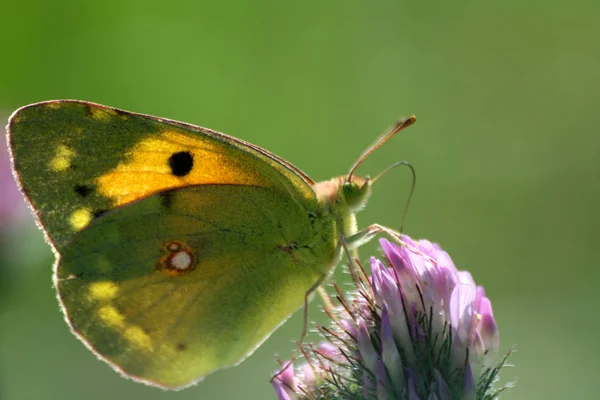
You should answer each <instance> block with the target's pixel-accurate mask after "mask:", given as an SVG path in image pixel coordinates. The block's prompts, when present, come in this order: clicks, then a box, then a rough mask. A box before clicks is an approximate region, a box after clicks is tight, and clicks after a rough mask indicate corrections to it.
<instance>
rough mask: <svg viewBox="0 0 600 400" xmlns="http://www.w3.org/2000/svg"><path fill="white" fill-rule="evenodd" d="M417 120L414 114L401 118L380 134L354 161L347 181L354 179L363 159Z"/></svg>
mask: <svg viewBox="0 0 600 400" xmlns="http://www.w3.org/2000/svg"><path fill="white" fill-rule="evenodd" d="M416 121H417V118H416V117H415V116H414V115H413V116H411V117H408V118H406V119H401V120H400V121H398V122H396V124H395V125H394V126H393V127H392V129H390V130H389V131H388V132H387V133H385V134H383V135H382V136H380V137H379V138H378V139H377V140H376V141H375V143H373V144H372V145H371V146H369V147H368V148H367V150H366V151H365V152H364V153H363V154H362V155H361V156H360V157H359V158H358V160H357V161H356V162H355V163H354V165H353V166H352V168H350V172H349V173H348V178H347V179H346V181H347V182H351V181H352V175H354V171H356V168H358V167H359V166H360V164H362V163H363V161H365V159H366V158H367V157H369V155H371V153H372V152H374V151H375V150H377V149H378V148H379V147H380V146H381V145H382V144H384V143H385V142H387V141H388V140H390V139H391V138H392V137H393V136H394V135H396V133H398V132H400V131H401V130H402V129H404V128H408V127H409V126H411V125H412V124H414V123H415V122H416Z"/></svg>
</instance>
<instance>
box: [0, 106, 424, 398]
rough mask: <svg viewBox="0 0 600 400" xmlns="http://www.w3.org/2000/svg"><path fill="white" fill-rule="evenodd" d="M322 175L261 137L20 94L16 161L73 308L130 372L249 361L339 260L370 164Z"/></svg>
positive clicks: (182, 375)
mask: <svg viewBox="0 0 600 400" xmlns="http://www.w3.org/2000/svg"><path fill="white" fill-rule="evenodd" d="M414 122H415V118H414V117H411V118H409V119H406V120H403V121H400V122H399V123H397V124H396V125H395V127H394V128H393V129H392V130H391V131H390V132H389V133H388V134H387V135H386V136H384V137H382V138H381V139H380V140H379V141H378V142H376V144H375V145H373V146H372V147H370V148H369V149H368V150H367V151H366V152H365V154H363V156H362V157H361V158H360V159H359V161H358V162H357V163H356V164H355V165H354V167H353V168H352V170H351V171H350V173H349V174H347V175H344V176H339V177H337V178H333V179H331V180H328V181H324V182H314V181H313V180H312V179H310V178H309V177H308V176H307V175H306V174H304V173H303V172H302V171H300V170H299V169H298V168H296V167H294V166H293V165H292V164H290V163H289V162H287V161H286V160H284V159H282V158H280V157H278V156H276V155H274V154H272V153H270V152H268V151H267V150H264V149H262V148H260V147H258V146H256V145H253V144H250V143H247V142H244V141H242V140H239V139H236V138H234V137H231V136H228V135H225V134H223V133H220V132H217V131H213V130H210V129H207V128H203V127H200V126H194V125H189V124H185V123H182V122H177V121H172V120H168V119H164V118H158V117H153V116H148V115H142V114H136V113H132V112H128V111H123V110H118V109H115V108H111V107H107V106H102V105H98V104H94V103H90V102H83V101H74V100H54V101H47V102H42V103H36V104H31V105H28V106H25V107H22V108H20V109H19V110H17V111H15V113H14V114H13V115H12V116H11V117H10V120H9V124H8V127H7V130H8V140H9V146H10V149H11V154H12V161H13V169H14V171H15V176H16V178H17V181H18V183H19V185H20V188H21V190H22V192H23V193H24V195H25V197H26V198H27V199H28V201H29V203H30V206H31V208H32V210H33V212H34V214H35V216H36V218H37V221H38V224H39V225H40V226H41V227H42V229H43V230H44V233H45V236H46V240H47V241H48V243H49V244H50V245H51V246H52V248H53V250H54V252H55V255H56V263H55V266H54V285H55V287H56V289H57V291H58V298H59V301H60V304H61V307H62V310H63V312H64V314H65V316H66V320H67V322H68V324H69V326H70V328H71V329H72V331H73V332H74V333H75V335H76V336H77V337H78V338H79V339H81V340H82V341H83V343H84V344H85V345H86V346H87V347H88V348H90V349H91V350H92V351H93V352H94V353H95V354H96V355H98V356H99V358H101V359H103V360H104V361H106V362H108V363H109V364H110V365H111V366H112V367H113V368H114V369H115V370H117V371H119V372H120V373H121V374H123V375H124V376H126V377H129V378H132V379H135V380H138V381H141V382H144V383H146V384H150V385H154V386H158V387H162V388H183V387H186V386H189V385H191V384H194V383H196V382H198V381H199V380H201V379H202V378H203V377H204V376H206V375H207V374H209V373H211V372H213V371H215V370H217V369H220V368H224V367H228V366H233V365H237V364H239V363H240V362H241V361H242V360H243V359H244V358H246V357H247V356H248V355H250V354H251V353H252V352H253V351H254V350H255V349H256V348H257V347H258V346H259V345H260V344H261V343H262V342H263V341H264V340H265V339H266V338H267V337H268V336H269V335H270V334H271V333H272V332H273V331H274V330H275V329H276V328H277V327H278V326H279V325H281V324H282V323H283V322H284V321H285V320H286V319H287V318H288V317H289V316H290V314H292V313H293V312H294V311H295V310H297V309H298V308H300V307H301V306H302V304H303V302H305V301H306V299H307V297H308V294H310V293H311V292H312V291H314V290H315V288H317V287H318V286H319V285H320V284H321V283H322V282H323V281H324V280H325V279H326V278H327V277H328V276H329V275H330V274H331V272H332V270H333V269H334V267H335V265H336V264H337V263H338V262H339V261H340V259H341V257H342V251H343V246H347V248H350V249H351V248H355V247H357V246H359V245H360V244H362V243H364V242H366V241H368V240H369V239H371V238H372V237H373V236H374V235H375V234H376V233H378V232H380V231H381V230H385V228H382V227H380V226H379V225H372V226H370V227H369V228H366V229H363V230H360V231H359V230H357V226H356V219H355V214H356V212H358V211H359V210H360V209H361V208H363V207H364V205H365V203H366V201H367V199H368V198H369V196H370V194H371V184H372V182H373V180H370V179H369V178H362V177H359V176H356V175H354V169H355V168H356V167H357V166H358V165H359V164H360V162H362V160H363V159H364V158H365V157H367V156H368V155H369V154H370V153H371V152H372V151H373V150H375V149H376V148H377V147H378V146H379V145H380V144H381V143H383V142H384V141H385V140H387V139H388V138H389V137H391V136H392V135H394V134H395V133H396V132H398V131H400V130H401V129H403V128H405V127H407V126H409V125H411V124H412V123H414Z"/></svg>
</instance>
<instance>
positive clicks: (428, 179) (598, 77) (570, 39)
mask: <svg viewBox="0 0 600 400" xmlns="http://www.w3.org/2000/svg"><path fill="white" fill-rule="evenodd" d="M167 4H169V5H167ZM598 4H599V3H597V2H593V1H585V0H576V1H573V2H570V3H568V5H567V4H566V3H564V2H561V1H541V0H538V1H532V2H521V1H516V0H509V1H481V0H479V1H469V0H467V1H455V2H446V1H438V2H424V1H421V2H417V1H372V2H366V1H348V0H346V1H341V0H331V1H314V0H313V1H301V2H292V1H281V0H278V1H264V0H261V1H224V2H217V1H212V2H201V1H190V2H182V1H179V2H177V1H176V2H164V1H154V0H148V1H145V2H139V3H137V4H136V3H133V2H129V1H114V0H109V1H100V2H89V3H84V2H75V1H73V2H66V1H60V0H57V1H53V2H46V1H40V0H37V1H22V2H17V1H11V2H5V3H3V5H2V15H3V18H2V20H3V22H2V24H0V38H1V39H0V43H1V51H2V56H1V60H2V62H0V112H1V113H2V114H3V115H4V116H5V117H8V115H9V114H10V112H12V111H13V110H14V109H16V108H17V107H19V106H22V105H25V104H28V103H32V102H37V101H41V100H49V99H56V98H75V99H83V100H89V101H94V102H98V103H102V104H107V105H111V106H115V107H119V108H124V109H127V110H131V111H137V112H142V113H147V114H155V115H159V116H164V117H168V118H172V119H177V120H182V121H186V122H190V123H196V124H199V125H203V126H207V127H210V128H213V129H217V130H220V131H223V132H226V133H229V134H231V135H234V136H237V137H239V138H242V139H244V140H247V141H250V142H252V143H255V144H258V145H260V146H263V147H265V148H267V149H269V150H271V151H273V152H275V153H276V154H278V155H280V156H282V157H284V158H286V159H288V160H290V161H291V162H293V163H294V164H295V165H297V166H298V167H300V168H301V169H302V170H304V171H305V172H306V173H308V174H309V175H310V176H311V177H313V178H314V179H315V180H322V179H328V178H330V177H332V176H334V175H341V174H344V173H345V172H347V170H348V168H349V167H350V165H351V164H352V162H353V161H354V160H355V159H356V157H357V156H358V155H359V154H360V153H361V152H362V151H363V150H364V149H365V148H366V146H368V145H369V144H370V143H371V141H372V140H373V139H374V138H375V137H376V136H377V135H378V134H379V133H380V132H382V131H383V130H384V129H385V128H386V127H387V126H389V125H390V124H391V123H392V122H393V121H394V120H395V119H396V118H397V117H399V116H401V115H409V114H416V115H417V117H418V119H419V121H418V122H417V124H416V125H415V126H414V127H411V128H410V129H409V130H407V131H406V132H405V133H403V134H402V135H400V136H399V137H396V138H394V139H393V140H392V141H391V142H390V143H388V144H386V145H385V146H384V147H383V148H381V149H380V150H379V151H378V152H377V153H375V155H374V156H373V157H371V158H370V159H369V160H368V161H367V162H366V163H365V164H364V166H363V167H361V168H360V172H361V173H362V174H365V175H366V174H371V175H375V174H376V173H378V172H380V171H381V170H382V169H383V168H385V167H386V166H388V165H390V164H391V163H392V162H394V161H397V160H409V161H410V162H411V163H412V164H413V165H414V166H415V167H416V169H417V173H418V184H417V189H416V194H415V196H414V198H413V203H412V206H411V208H410V212H409V216H408V220H407V226H406V232H407V233H409V234H410V235H412V236H414V237H426V238H429V239H431V240H434V241H437V242H438V243H440V244H441V245H442V246H443V247H444V248H445V249H446V250H447V251H448V252H449V253H450V255H451V256H452V257H453V259H454V261H455V263H456V264H457V266H458V267H459V268H461V269H467V270H469V271H470V272H471V273H472V274H473V275H474V278H475V280H476V282H477V283H478V284H481V285H483V286H484V287H485V288H486V291H487V294H488V296H489V297H490V298H491V300H492V303H493V306H494V312H495V316H496V319H497V321H498V324H499V328H500V335H501V346H502V348H501V352H506V351H507V350H509V349H511V348H513V347H514V348H515V349H516V350H517V351H516V352H515V353H514V354H513V355H512V356H511V358H510V360H509V363H510V364H512V365H513V367H508V368H504V369H503V371H502V377H503V381H505V382H507V381H518V383H517V386H516V388H515V389H513V390H511V391H510V392H508V393H507V394H505V395H504V396H503V398H506V399H563V398H570V399H586V398H590V399H591V398H595V397H596V396H597V392H598V385H597V374H598V371H599V369H598V362H597V353H598V349H597V343H598V340H597V338H598V335H599V333H598V332H599V331H600V322H599V320H598V316H599V311H598V310H599V308H598V305H599V301H598V296H597V294H596V291H597V286H598V283H599V282H600V280H599V278H600V272H599V269H598V268H597V266H598V262H597V258H596V256H597V255H598V251H597V249H598V244H597V243H598V239H599V237H600V235H599V228H600V226H599V225H600V224H599V218H598V216H599V213H598V205H599V203H600V190H599V183H600V181H599V177H600V163H599V155H600V154H599V153H600V139H599V136H598V115H599V114H598V106H599V105H600V45H599V43H600V42H599V41H598V38H599V37H600V28H598V15H599V12H600V5H598ZM2 168H6V165H5V164H2ZM0 185H2V186H1V187H0V193H2V197H3V200H2V201H6V198H5V197H6V195H5V194H6V193H9V191H12V190H13V188H14V183H12V182H11V181H9V180H8V179H5V180H3V181H0ZM409 187H410V179H409V174H408V170H404V171H402V169H400V170H399V171H395V172H394V173H392V174H390V175H389V176H386V177H385V178H384V179H382V180H381V181H380V182H379V183H378V184H377V185H376V186H375V188H374V196H373V199H372V201H371V202H370V205H369V207H368V208H367V209H366V210H365V211H364V212H362V213H361V214H360V215H359V223H360V225H361V226H366V225H367V224H370V223H373V222H379V223H382V224H386V225H391V226H395V227H398V225H399V223H400V219H401V214H402V208H403V206H404V203H405V199H406V193H407V191H408V189H409ZM16 212H19V210H15V213H16ZM5 217H6V216H5ZM8 220H11V221H12V222H13V223H11V224H9V223H8V222H6V220H3V221H4V222H2V224H3V227H2V231H3V233H2V236H1V237H2V256H1V258H0V263H1V264H0V267H1V270H0V271H1V274H0V279H1V281H0V290H1V293H0V301H1V303H0V398H1V399H11V400H12V399H62V400H66V399H81V398H85V399H87V400H93V399H106V398H114V399H137V398H140V399H142V398H143V399H145V400H151V399H167V398H173V399H220V398H223V399H229V398H247V399H268V398H274V397H275V396H274V394H273V392H272V390H271V387H270V385H269V377H270V375H271V373H272V371H273V370H274V369H275V367H276V363H275V362H274V354H275V353H279V354H281V356H282V358H284V359H285V358H287V357H289V356H290V354H292V350H293V348H294V345H293V340H295V339H297V338H298V335H299V332H300V330H301V324H302V323H301V317H300V313H297V315H295V316H294V317H292V318H291V319H290V320H289V321H288V323H287V324H285V325H284V326H283V327H282V328H281V329H279V330H278V331H277V332H276V333H275V334H274V335H273V336H272V337H271V339H269V340H268V341H267V342H266V343H265V344H264V345H263V346H262V347H261V348H260V349H259V350H257V352H256V353H255V354H254V355H253V356H251V357H250V358H249V359H247V360H246V361H245V362H244V363H243V364H242V365H240V366H239V367H237V368H233V369H229V370H223V371H220V372H217V373H215V374H213V375H211V376H209V377H207V378H206V379H205V381H204V382H203V383H201V384H200V385H198V386H196V387H193V388H190V389H187V390H185V391H183V392H177V393H167V392H162V391H160V390H158V389H154V388H150V387H146V386H143V385H140V384H136V383H134V382H131V381H127V380H125V379H122V378H120V377H119V376H118V375H117V374H115V373H114V372H113V371H112V370H111V369H110V368H108V367H107V366H106V365H105V364H104V363H101V362H99V361H97V360H96V359H95V358H94V356H93V355H92V354H91V353H90V352H89V351H88V350H87V349H85V348H84V346H82V345H81V343H79V342H78V341H77V340H76V339H75V338H74V337H73V336H72V334H71V333H70V332H69V331H68V329H67V326H66V324H64V322H63V320H62V316H61V314H60V312H59V310H58V306H57V302H56V299H55V294H54V291H53V289H52V287H51V264H52V259H53V256H52V254H51V252H50V249H49V248H48V246H46V245H45V244H44V242H43V237H42V234H41V233H40V232H39V231H37V230H36V229H35V227H34V223H33V221H32V220H31V219H30V218H21V219H15V218H8ZM15 221H16V223H14V222H15ZM361 254H362V256H365V257H366V256H368V255H370V254H373V255H376V254H378V250H377V248H376V246H375V245H372V246H368V247H366V248H365V249H364V250H362V252H361ZM338 280H339V281H341V282H344V281H348V278H347V276H344V275H340V274H338ZM312 307H313V308H311V319H314V320H317V321H319V322H323V321H324V318H323V315H322V313H320V312H319V311H318V310H319V307H320V306H319V304H318V302H316V301H315V302H314V303H313V305H312Z"/></svg>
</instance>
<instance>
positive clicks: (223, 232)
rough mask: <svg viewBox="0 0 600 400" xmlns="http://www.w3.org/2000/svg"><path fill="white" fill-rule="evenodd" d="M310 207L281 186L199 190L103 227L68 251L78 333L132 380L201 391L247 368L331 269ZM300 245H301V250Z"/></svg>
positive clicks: (70, 311) (147, 201)
mask: <svg viewBox="0 0 600 400" xmlns="http://www.w3.org/2000/svg"><path fill="white" fill-rule="evenodd" d="M315 234H316V233H315V230H314V227H313V225H312V223H311V221H310V220H309V218H308V217H307V215H306V213H305V210H304V209H302V208H299V207H298V206H297V204H295V202H294V201H293V200H292V199H291V198H290V197H286V196H281V195H280V194H279V193H278V192H277V191H276V190H274V189H271V188H263V187H258V186H240V185H199V186H191V187H186V188H181V189H175V190H171V191H166V192H161V193H160V194H156V195H152V196H149V197H147V198H144V199H142V200H139V201H136V202H134V203H132V204H129V205H126V206H124V207H120V208H118V209H116V210H115V211H112V212H110V213H107V214H106V215H105V216H103V217H102V218H99V219H97V220H94V221H93V222H92V223H91V224H90V225H89V226H88V227H86V228H85V229H83V230H82V231H80V232H79V233H78V234H77V235H76V236H75V238H74V239H73V241H72V242H71V244H70V245H69V246H68V247H66V248H65V249H64V250H63V253H62V257H61V259H60V261H59V265H58V268H57V273H56V285H57V287H58V291H59V297H60V299H61V302H62V304H63V306H64V308H65V311H66V315H67V318H68V320H69V323H70V325H71V326H72V328H73V330H74V331H75V332H77V334H78V335H80V337H81V338H82V339H83V340H84V342H86V343H87V344H88V345H89V347H90V348H92V349H93V350H94V351H95V352H96V353H97V354H99V355H100V357H102V358H103V359H105V360H107V361H109V362H110V363H112V364H113V365H114V367H115V368H116V369H118V370H120V371H122V372H124V373H125V374H127V375H128V376H133V377H136V378H138V379H141V380H143V381H145V382H148V383H151V384H155V385H159V386H164V387H171V388H173V387H181V386H186V385H189V384H191V383H193V382H195V381H197V380H199V379H201V378H202V377H203V376H205V375H206V374H208V373H209V372H211V371H213V370H215V369H218V368H222V367H225V366H231V365H234V364H237V363H238V362H240V361H241V360H242V359H243V358H245V357H246V356H247V355H248V354H249V353H251V352H252V351H253V350H254V349H255V348H256V347H257V346H258V345H259V344H260V343H261V342H262V341H263V340H264V339H265V338H266V337H267V336H268V335H269V334H270V333H271V332H272V331H273V330H274V329H275V328H276V327H277V326H279V325H280V324H281V323H282V322H283V321H284V320H285V319H286V318H287V317H288V316H289V315H290V313H292V312H293V311H294V310H296V309H297V308H298V307H300V306H301V305H302V302H303V298H304V293H305V292H306V290H307V289H308V288H310V287H311V286H312V285H313V284H314V283H315V282H316V281H317V280H318V279H319V278H320V277H321V275H322V271H321V270H320V269H319V268H315V266H316V265H323V264H325V263H331V262H332V260H333V258H334V257H335V254H334V247H335V244H334V242H335V240H336V238H335V234H334V232H333V230H332V231H331V232H329V235H328V237H327V240H325V241H324V240H323V235H322V234H323V232H319V237H318V240H316V241H317V242H318V243H322V244H321V245H317V246H303V245H302V244H305V243H313V242H315V239H317V238H316V236H315ZM292 244H293V245H292Z"/></svg>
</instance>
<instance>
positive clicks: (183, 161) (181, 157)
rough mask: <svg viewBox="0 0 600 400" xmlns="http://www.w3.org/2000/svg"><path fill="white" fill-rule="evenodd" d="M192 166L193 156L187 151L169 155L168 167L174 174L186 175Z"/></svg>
mask: <svg viewBox="0 0 600 400" xmlns="http://www.w3.org/2000/svg"><path fill="white" fill-rule="evenodd" d="M193 166H194V158H193V157H192V154H191V153H190V152H189V151H180V152H177V153H173V154H172V155H171V157H169V167H170V168H171V173H172V174H173V175H175V176H180V177H181V176H186V175H187V174H189V173H190V171H191V170H192V168H193Z"/></svg>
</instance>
